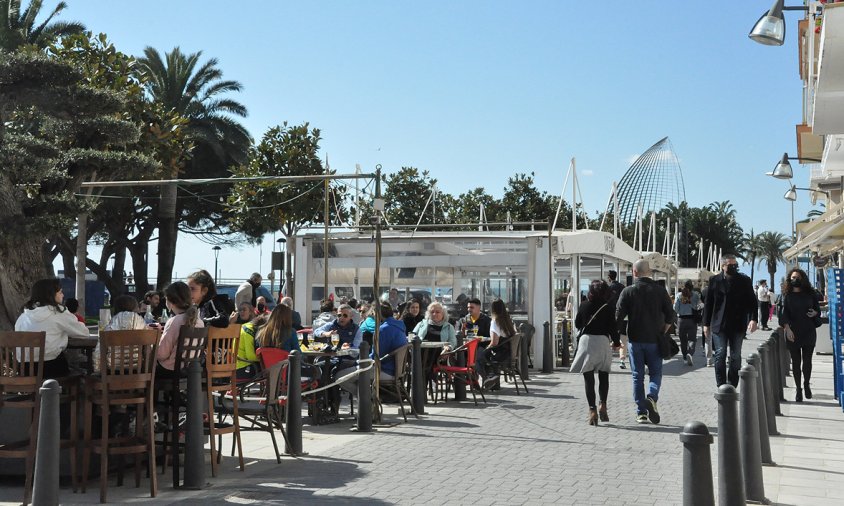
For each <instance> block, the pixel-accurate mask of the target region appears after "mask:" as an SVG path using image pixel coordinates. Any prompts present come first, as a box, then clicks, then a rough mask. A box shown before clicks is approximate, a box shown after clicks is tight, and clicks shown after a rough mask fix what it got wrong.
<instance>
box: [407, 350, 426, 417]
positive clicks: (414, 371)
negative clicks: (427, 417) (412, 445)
mask: <svg viewBox="0 0 844 506" xmlns="http://www.w3.org/2000/svg"><path fill="white" fill-rule="evenodd" d="M411 343H412V344H411V350H412V351H411V352H412V356H411V363H412V368H411V370H410V374H411V377H410V380H411V381H412V384H411V389H412V391H413V395H412V396H411V397H412V398H411V402H413V410H414V411H416V414H417V415H424V414H425V397H426V394H425V371H423V370H422V339H420V338H419V336H413V341H411Z"/></svg>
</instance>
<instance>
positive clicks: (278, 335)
mask: <svg viewBox="0 0 844 506" xmlns="http://www.w3.org/2000/svg"><path fill="white" fill-rule="evenodd" d="M255 341H256V344H257V345H258V346H259V347H262V348H263V347H268V348H279V349H282V350H287V351H293V350H295V349H296V348H298V347H299V339H298V337H297V336H296V330H295V329H294V328H293V310H291V309H290V308H289V307H287V306H285V305H284V304H279V305H277V306H276V307H275V308H274V309H273V312H272V313H270V319H269V320H267V324H266V325H264V326H263V327H261V329H260V330H259V331H258V333H257V334H256V335H255Z"/></svg>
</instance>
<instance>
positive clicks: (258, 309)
mask: <svg viewBox="0 0 844 506" xmlns="http://www.w3.org/2000/svg"><path fill="white" fill-rule="evenodd" d="M255 314H270V308H268V307H267V298H266V297H264V296H263V295H259V296H258V297H257V298H256V299H255Z"/></svg>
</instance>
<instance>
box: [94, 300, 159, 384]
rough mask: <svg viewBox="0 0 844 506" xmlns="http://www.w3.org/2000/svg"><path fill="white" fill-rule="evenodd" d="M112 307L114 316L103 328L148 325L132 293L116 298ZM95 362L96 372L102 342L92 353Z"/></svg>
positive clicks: (117, 328)
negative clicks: (139, 312)
mask: <svg viewBox="0 0 844 506" xmlns="http://www.w3.org/2000/svg"><path fill="white" fill-rule="evenodd" d="M113 304H114V305H113V306H112V308H111V311H112V314H113V316H112V317H111V320H109V322H108V324H107V325H106V326H105V327H104V328H103V330H144V329H147V328H149V327H147V324H146V322H145V321H144V318H143V317H142V316H141V315H139V314H138V301H137V300H135V297H132V296H131V295H121V296H119V297H117V298H116V299H114V302H113ZM91 357H92V360H93V362H94V372H99V371H100V344H99V343H97V346H96V348H94V351H93V353H92V355H91Z"/></svg>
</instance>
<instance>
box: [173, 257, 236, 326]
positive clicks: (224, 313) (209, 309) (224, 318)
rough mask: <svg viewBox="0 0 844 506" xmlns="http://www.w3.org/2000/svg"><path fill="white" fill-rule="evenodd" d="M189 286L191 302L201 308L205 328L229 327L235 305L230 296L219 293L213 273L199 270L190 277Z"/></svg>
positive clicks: (200, 315) (200, 312) (200, 316)
mask: <svg viewBox="0 0 844 506" xmlns="http://www.w3.org/2000/svg"><path fill="white" fill-rule="evenodd" d="M187 285H188V287H189V288H190V294H191V301H192V302H193V303H194V304H196V306H197V307H198V308H199V318H200V319H201V320H202V322H203V323H204V324H205V326H206V327H208V326H211V327H220V328H226V327H228V326H229V315H231V313H232V311H234V304H233V303H232V301H231V299H229V296H228V295H226V294H224V293H219V294H218V293H217V285H216V284H215V283H214V278H213V277H211V273H209V272H208V271H206V270H205V269H201V270H198V271H196V272H194V273H192V274H190V275H189V276H188V282H187ZM166 295H167V294H166V292H165V296H166ZM168 298H169V297H168ZM168 309H169V306H168Z"/></svg>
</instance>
